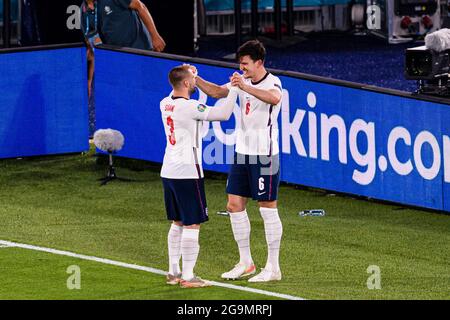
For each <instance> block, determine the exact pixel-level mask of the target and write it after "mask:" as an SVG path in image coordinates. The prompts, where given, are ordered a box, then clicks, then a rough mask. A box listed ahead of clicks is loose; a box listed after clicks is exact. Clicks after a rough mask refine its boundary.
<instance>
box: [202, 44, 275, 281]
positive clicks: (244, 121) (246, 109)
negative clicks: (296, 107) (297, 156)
mask: <svg viewBox="0 0 450 320" xmlns="http://www.w3.org/2000/svg"><path fill="white" fill-rule="evenodd" d="M265 55H266V51H265V48H264V46H263V44H262V43H261V42H259V41H257V40H252V41H248V42H246V43H245V44H243V45H242V46H241V47H240V48H239V50H238V52H237V58H238V60H239V64H240V69H241V71H242V72H243V75H240V74H239V73H237V72H235V73H234V74H233V76H232V78H231V83H228V84H226V85H223V86H218V85H216V84H214V83H211V82H208V81H206V80H204V79H202V78H200V77H198V78H197V86H198V87H199V88H200V89H201V90H202V91H203V92H205V93H206V94H207V95H209V96H212V97H214V98H223V97H226V96H227V95H228V92H229V89H230V88H231V86H238V87H239V89H240V91H239V101H240V102H239V104H240V108H241V121H240V123H239V122H238V121H237V125H236V130H237V134H236V149H235V161H234V163H233V164H232V165H231V168H230V172H229V175H228V181H227V189H226V191H227V193H228V204H227V210H228V211H229V212H230V220H231V226H232V231H233V234H234V238H235V240H236V242H237V245H238V248H239V255H240V261H239V263H238V264H236V265H235V267H234V268H233V269H232V270H230V271H229V272H225V273H224V274H222V278H224V279H229V280H234V279H240V278H243V277H247V276H250V275H253V274H255V272H256V267H255V265H254V263H253V259H252V256H251V251H250V221H249V219H248V216H247V211H246V204H247V200H248V198H252V199H253V200H256V201H258V204H259V210H260V213H261V216H262V218H263V220H264V229H265V234H266V242H267V247H268V256H267V262H266V265H265V267H264V268H263V269H262V271H261V272H260V273H259V274H257V275H255V276H253V277H251V278H250V279H249V280H248V281H249V282H267V281H273V280H281V270H280V265H279V252H280V243H281V237H282V234H283V226H282V224H281V220H280V217H279V214H278V209H277V197H278V186H279V178H280V170H279V145H278V121H277V119H278V115H279V113H280V109H281V100H282V87H281V81H280V79H279V78H278V77H276V76H274V75H272V74H271V73H269V72H267V70H266V69H265V67H264V60H265Z"/></svg>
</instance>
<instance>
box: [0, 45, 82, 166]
mask: <svg viewBox="0 0 450 320" xmlns="http://www.w3.org/2000/svg"><path fill="white" fill-rule="evenodd" d="M0 70H1V74H0V92H1V94H0V114H1V117H0V158H13V157H25V156H37V155H49V154H61V153H72V152H81V151H85V150H89V132H88V112H87V90H86V88H87V71H86V70H87V66H86V49H85V48H81V47H79V48H64V49H49V50H38V51H27V52H9V51H3V52H0Z"/></svg>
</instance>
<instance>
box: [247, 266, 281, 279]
mask: <svg viewBox="0 0 450 320" xmlns="http://www.w3.org/2000/svg"><path fill="white" fill-rule="evenodd" d="M280 280H281V271H270V270H267V269H262V271H261V272H260V273H259V274H257V275H256V276H254V277H252V278H250V279H248V282H269V281H280Z"/></svg>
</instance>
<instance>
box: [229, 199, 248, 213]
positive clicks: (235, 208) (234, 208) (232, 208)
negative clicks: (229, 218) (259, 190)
mask: <svg viewBox="0 0 450 320" xmlns="http://www.w3.org/2000/svg"><path fill="white" fill-rule="evenodd" d="M244 209H245V207H243V206H242V205H241V204H240V203H236V202H231V201H229V202H228V203H227V211H228V212H241V211H244Z"/></svg>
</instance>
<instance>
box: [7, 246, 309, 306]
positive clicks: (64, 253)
mask: <svg viewBox="0 0 450 320" xmlns="http://www.w3.org/2000/svg"><path fill="white" fill-rule="evenodd" d="M0 247H15V248H22V249H28V250H34V251H41V252H47V253H52V254H57V255H60V256H67V257H72V258H77V259H82V260H88V261H95V262H99V263H103V264H109V265H112V266H117V267H122V268H128V269H134V270H140V271H145V272H150V273H155V274H159V275H167V272H166V271H162V270H159V269H155V268H150V267H144V266H139V265H136V264H129V263H125V262H120V261H114V260H110V259H103V258H98V257H93V256H86V255H84V254H78V253H73V252H69V251H62V250H56V249H51V248H45V247H38V246H33V245H29V244H23V243H16V242H10V241H4V240H0ZM209 282H210V283H211V284H212V285H214V286H216V287H222V288H228V289H234V290H240V291H246V292H252V293H259V294H262V295H266V296H271V297H277V298H282V299H287V300H305V299H304V298H300V297H296V296H291V295H288V294H282V293H276V292H271V291H266V290H260V289H253V288H247V287H241V286H237V285H233V284H228V283H221V282H216V281H209Z"/></svg>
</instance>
